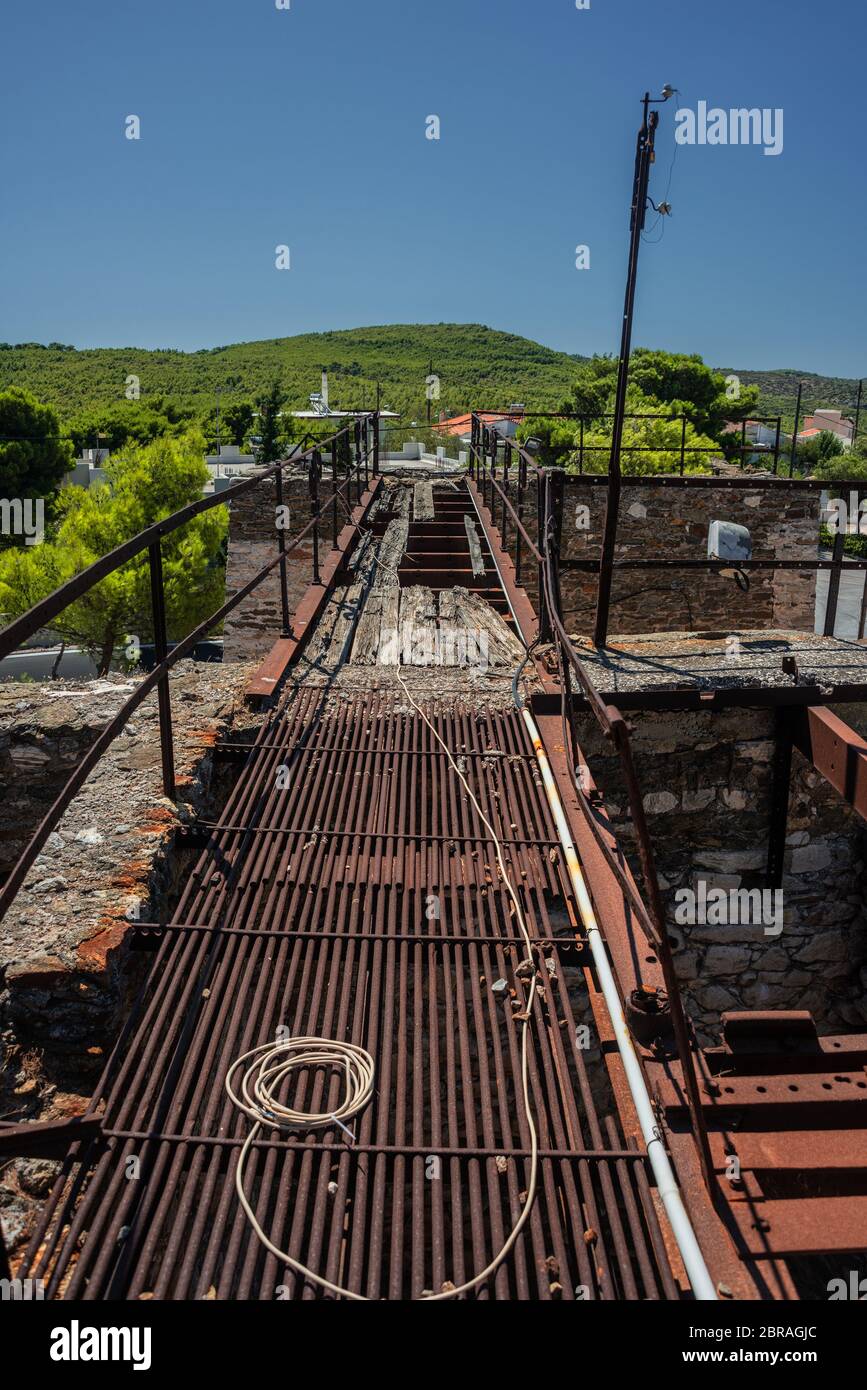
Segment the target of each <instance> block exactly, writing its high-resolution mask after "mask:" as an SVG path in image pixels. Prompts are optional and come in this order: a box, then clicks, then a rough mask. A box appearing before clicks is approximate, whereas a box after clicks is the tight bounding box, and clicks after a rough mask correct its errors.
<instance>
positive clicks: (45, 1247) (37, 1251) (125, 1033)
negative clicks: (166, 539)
mask: <svg viewBox="0 0 867 1390" xmlns="http://www.w3.org/2000/svg"><path fill="white" fill-rule="evenodd" d="M299 704H300V706H301V708H302V709H303V708H304V707H305V704H306V702H304V701H300V702H299ZM241 792H242V787H241V786H240V784H239V785H238V786H236V788H235V791H234V792H233V793H232V795H231V797H230V802H229V804H230V805H232V804H234V803H235V802H236V801H237V800H239V798H240V796H241ZM171 949H172V948H171V946H170V944H169V943H165V944H164V945H163V946H161V948H160V951H159V954H158V956H157V958H156V960H155V962H154V966H153V968H152V974H151V978H154V977H155V975H156V974H157V972H158V971H159V970H160V968H161V967H164V966H165V965H166V964H167V963H168V962H169V960H170V959H171ZM185 957H186V959H187V960H188V961H191V960H192V957H191V956H190V955H189V952H182V953H181V959H182V961H183V959H184V958H185ZM154 1007H155V1006H154V1004H153V1002H152V1003H151V1005H150V1007H149V1009H147V1010H146V1011H145V1012H144V1014H143V1013H142V1008H143V1005H142V1004H137V1005H136V1006H135V1007H134V1009H133V1011H132V1013H131V1014H130V1015H129V1016H128V1018H127V1021H126V1023H125V1025H124V1027H123V1029H122V1030H121V1033H120V1036H119V1037H118V1039H117V1042H116V1043H115V1046H114V1048H113V1050H112V1054H111V1056H110V1057H109V1059H108V1062H107V1064H106V1068H105V1071H104V1073H103V1080H102V1081H101V1082H100V1084H99V1086H98V1087H97V1090H96V1091H95V1093H94V1097H93V1099H92V1100H91V1103H90V1107H89V1108H90V1110H95V1109H96V1108H97V1107H98V1105H99V1103H100V1097H101V1095H102V1094H104V1091H105V1087H106V1084H107V1079H108V1078H110V1077H111V1075H112V1072H113V1070H116V1068H117V1063H118V1059H119V1058H120V1057H121V1055H122V1054H123V1052H124V1049H125V1048H126V1047H127V1044H128V1043H129V1042H130V1040H131V1039H132V1037H133V1034H134V1032H135V1029H136V1027H137V1026H138V1025H139V1024H140V1023H142V1024H143V1026H144V1027H145V1028H149V1030H150V1031H151V1032H152V1031H153V1025H154V1022H155V1020H154V1019H153V1018H152V1017H150V1015H153V1010H154ZM129 1067H130V1057H129V1053H128V1054H127V1061H126V1063H125V1064H123V1065H122V1066H121V1071H120V1075H121V1079H123V1077H124V1075H125V1074H126V1072H128V1071H129ZM77 1148H78V1146H77V1145H76V1146H73V1150H72V1151H71V1154H70V1157H69V1159H68V1160H67V1164H66V1165H65V1167H64V1171H63V1172H62V1173H61V1175H60V1177H59V1178H58V1181H57V1183H56V1184H55V1187H54V1189H53V1191H52V1194H51V1198H50V1200H49V1202H48V1203H47V1204H46V1206H45V1208H44V1211H43V1215H42V1218H41V1220H40V1222H39V1225H38V1226H37V1229H36V1230H35V1232H34V1235H33V1238H32V1240H31V1242H30V1245H29V1247H28V1250H27V1253H26V1256H25V1259H26V1260H27V1261H29V1262H33V1261H34V1260H35V1261H36V1263H35V1264H31V1267H33V1268H34V1269H35V1270H36V1271H37V1272H45V1273H48V1272H49V1271H50V1262H51V1261H52V1260H53V1259H54V1253H55V1251H56V1249H57V1246H58V1243H59V1241H60V1238H61V1235H62V1233H63V1230H64V1227H65V1225H66V1224H67V1223H71V1225H70V1239H71V1240H73V1241H74V1239H75V1237H76V1232H77V1231H80V1230H82V1229H84V1227H83V1224H82V1223H83V1222H84V1221H85V1220H87V1213H88V1208H89V1206H90V1205H91V1204H92V1203H91V1194H93V1200H94V1201H96V1202H98V1200H99V1196H100V1188H99V1169H97V1172H96V1173H95V1174H94V1176H93V1178H92V1179H91V1182H90V1184H89V1185H88V1190H87V1192H86V1193H85V1197H84V1201H83V1203H82V1204H78V1202H77V1197H78V1194H79V1192H80V1191H81V1189H82V1187H83V1186H84V1180H85V1176H86V1167H85V1166H84V1165H82V1166H81V1167H80V1168H79V1171H78V1175H77V1177H76V1179H75V1181H74V1182H73V1184H72V1187H71V1189H69V1191H68V1193H67V1189H68V1188H69V1177H70V1171H71V1167H72V1166H73V1165H74V1163H75V1161H76V1157H77V1155H76V1150H77ZM87 1157H88V1151H87V1150H85V1151H84V1154H83V1158H84V1160H85V1163H86V1160H87ZM108 1161H109V1160H108V1157H107V1156H105V1155H104V1156H103V1159H102V1161H101V1166H102V1168H103V1169H104V1167H105V1164H106V1163H107V1162H108ZM63 1202H65V1203H66V1205H65V1209H64V1210H65V1212H66V1213H67V1215H66V1216H64V1213H63V1212H61V1214H60V1215H59V1216H58V1217H57V1218H56V1221H55V1229H54V1233H53V1235H51V1236H50V1239H49V1240H48V1241H46V1239H45V1237H46V1232H48V1228H49V1225H50V1222H51V1219H52V1215H53V1214H54V1213H55V1212H56V1211H57V1210H58V1207H59V1205H60V1204H61V1203H63ZM101 1210H102V1211H103V1212H105V1213H107V1211H108V1208H107V1207H106V1206H105V1204H104V1203H103V1207H102V1209H101ZM73 1212H74V1215H73ZM69 1248H70V1246H69V1241H67V1242H66V1244H65V1246H64V1250H66V1251H68V1250H69ZM67 1258H68V1255H67ZM65 1267H66V1266H65V1261H64V1258H63V1251H61V1257H60V1261H59V1263H58V1264H57V1265H56V1267H55V1269H54V1271H53V1273H51V1283H50V1285H49V1294H51V1292H52V1290H53V1289H54V1288H56V1287H57V1285H58V1284H59V1281H60V1280H61V1279H62V1277H63V1273H64V1270H65Z"/></svg>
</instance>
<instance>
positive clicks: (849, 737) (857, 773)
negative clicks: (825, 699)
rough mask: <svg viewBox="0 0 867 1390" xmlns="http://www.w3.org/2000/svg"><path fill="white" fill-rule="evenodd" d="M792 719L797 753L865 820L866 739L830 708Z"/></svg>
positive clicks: (807, 711) (799, 713) (811, 710)
mask: <svg viewBox="0 0 867 1390" xmlns="http://www.w3.org/2000/svg"><path fill="white" fill-rule="evenodd" d="M791 720H792V738H793V740H794V745H795V747H796V748H797V750H798V752H799V753H802V754H803V756H804V757H805V758H806V759H807V761H808V762H810V763H811V764H812V765H813V767H814V768H815V769H816V771H817V772H820V773H821V774H822V776H823V777H824V778H825V780H826V782H828V783H830V785H831V786H832V787H833V788H834V790H835V791H837V792H839V793H840V795H841V796H842V797H843V799H844V800H845V801H847V802H848V803H849V805H850V806H852V807H853V808H854V810H856V811H857V812H858V814H859V816H861V817H862V818H863V819H865V820H867V740H865V739H863V738H862V737H861V735H860V734H858V733H856V732H855V730H854V729H853V728H851V727H850V726H849V725H848V724H846V723H845V722H844V721H843V720H842V719H840V718H839V716H838V715H836V714H833V713H832V712H831V710H829V709H824V708H815V707H813V706H810V707H808V708H807V709H804V710H799V711H797V713H795V714H793V715H792V716H791Z"/></svg>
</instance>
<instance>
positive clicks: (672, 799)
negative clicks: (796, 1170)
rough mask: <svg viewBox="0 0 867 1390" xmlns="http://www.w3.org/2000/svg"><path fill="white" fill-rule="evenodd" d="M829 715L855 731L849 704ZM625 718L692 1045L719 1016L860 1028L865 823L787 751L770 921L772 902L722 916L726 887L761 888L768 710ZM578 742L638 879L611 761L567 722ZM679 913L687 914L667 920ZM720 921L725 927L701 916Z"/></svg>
mask: <svg viewBox="0 0 867 1390" xmlns="http://www.w3.org/2000/svg"><path fill="white" fill-rule="evenodd" d="M837 713H839V714H840V717H841V718H843V719H845V720H846V722H847V723H850V724H852V725H853V726H854V727H856V728H858V729H859V731H860V732H862V733H864V732H865V730H867V712H865V710H864V708H863V707H862V706H858V707H848V706H841V707H840V708H839V709H838V710H837ZM630 721H631V723H632V724H633V725H634V729H635V732H634V735H633V748H634V756H635V763H636V769H637V772H638V777H639V781H640V784H641V787H642V791H643V793H644V805H645V810H646V812H647V816H648V824H649V828H650V833H651V836H652V840H653V845H654V850H655V854H656V861H657V868H658V871H659V873H660V876H661V886H662V887H663V890H664V896H665V898H666V901H667V906H668V923H669V929H670V931H671V933H672V936H673V939H674V940H675V942H676V945H677V950H676V962H677V970H678V975H679V977H680V980H681V982H682V984H683V988H684V997H685V1000H686V1003H687V1007H688V1008H689V1011H690V1013H691V1014H692V1016H693V1018H694V1019H695V1021H696V1024H697V1025H698V1027H699V1029H700V1033H701V1036H702V1040H703V1041H708V1040H710V1039H713V1040H716V1037H717V1032H718V1026H719V1016H720V1014H721V1013H722V1012H723V1011H724V1010H726V1009H809V1010H810V1011H811V1012H812V1014H813V1016H814V1018H815V1019H816V1022H817V1024H818V1025H819V1028H820V1030H821V1031H824V1032H851V1031H853V1030H857V1029H859V1028H863V1027H864V1026H865V1024H867V969H865V962H867V909H865V892H864V889H865V858H867V856H865V835H867V828H865V826H864V824H863V823H862V822H861V820H860V819H859V817H857V816H856V815H855V814H854V812H852V811H851V810H850V809H849V808H848V807H847V806H846V805H845V804H844V803H843V802H842V800H841V798H840V797H839V796H838V795H837V793H836V792H834V791H833V789H832V788H831V787H830V786H829V785H828V784H827V782H825V781H824V779H823V778H821V777H820V776H819V774H818V773H816V772H815V771H814V770H813V769H812V768H811V767H809V766H808V764H807V763H806V762H805V761H804V759H803V758H801V756H800V755H799V754H797V753H796V754H795V756H794V765H793V772H792V790H791V798H790V803H789V819H788V841H787V843H788V849H787V853H786V866H785V876H784V880H783V885H782V900H781V905H782V923H781V924H780V923H779V922H778V921H776V920H774V917H773V908H774V906H775V903H774V902H773V900H766V901H765V903H764V904H763V906H764V907H766V908H767V909H769V910H768V912H767V914H766V915H761V914H756V913H752V914H750V920H748V921H747V922H737V921H732V917H733V916H735V915H736V913H735V911H733V910H732V905H733V903H734V901H735V899H733V898H732V896H731V894H732V892H737V891H738V890H741V889H763V888H764V887H765V878H764V870H765V864H766V859H767V848H768V835H769V819H770V791H771V768H772V758H773V752H774V714H773V711H772V710H762V709H745V710H730V711H722V712H718V713H664V714H661V713H643V714H634V715H631V716H630ZM579 739H580V741H581V745H582V750H583V753H584V756H585V757H586V760H587V763H588V766H589V767H590V769H591V771H592V773H593V776H594V778H595V780H596V781H597V783H598V784H599V786H600V787H601V788H602V790H603V792H604V794H605V798H606V804H607V805H608V808H609V812H610V814H611V815H612V819H613V822H614V825H615V827H616V829H617V831H618V834H619V835H620V836H621V837H622V843H623V844H624V846H626V847H627V850H628V852H630V862H631V864H632V867H633V871H634V872H635V873H636V877H638V876H639V870H638V865H637V856H636V855H635V853H634V836H633V835H632V827H631V824H630V821H629V813H628V805H627V799H626V792H625V788H624V784H623V780H622V778H621V776H620V765H619V760H618V758H617V756H616V754H613V753H612V750H611V749H610V747H608V746H607V745H606V744H605V742H604V740H603V739H602V737H601V735H600V734H599V733H598V726H597V725H596V722H595V720H593V719H592V718H591V717H590V716H586V717H584V718H582V720H581V721H580V727H579ZM702 884H703V885H704V887H703V888H702ZM685 888H686V889H691V890H692V891H693V893H694V894H696V903H695V904H694V907H695V910H691V903H690V900H688V899H685V898H684V897H683V896H682V895H681V896H680V897H678V890H682V889H685ZM713 889H723V890H725V894H726V897H725V906H724V907H723V908H722V911H720V909H719V908H718V907H717V908H714V907H713V906H712V905H706V906H705V907H704V909H702V908H701V907H700V906H699V903H700V900H701V895H702V894H704V895H707V894H708V893H710V892H711V890H713ZM717 896H718V898H719V896H721V895H717ZM684 915H686V916H688V917H690V918H691V919H692V920H689V921H686V922H684V921H682V920H677V919H678V916H680V917H683V916H684ZM720 915H723V917H724V918H725V917H727V918H728V920H722V921H717V920H715V918H717V917H719V916H720ZM744 915H747V914H744ZM756 916H758V920H755V918H756ZM696 918H704V920H695V919H696ZM780 925H782V930H778V928H779V926H780Z"/></svg>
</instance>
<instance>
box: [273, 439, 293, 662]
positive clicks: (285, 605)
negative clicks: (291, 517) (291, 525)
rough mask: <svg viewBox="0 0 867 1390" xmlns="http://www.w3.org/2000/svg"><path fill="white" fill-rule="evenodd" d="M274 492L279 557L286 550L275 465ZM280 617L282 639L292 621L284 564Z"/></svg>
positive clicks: (280, 481)
mask: <svg viewBox="0 0 867 1390" xmlns="http://www.w3.org/2000/svg"><path fill="white" fill-rule="evenodd" d="M274 491H275V496H276V498H277V517H278V520H277V549H278V551H279V552H280V554H281V556H282V555H283V554H284V553H285V550H286V537H285V535H284V534H283V468H282V466H281V465H280V464H278V465H277V469H276V472H275V473H274ZM280 617H281V619H282V628H281V633H282V635H283V636H284V637H291V635H292V619H291V614H290V612H289V586H288V577H287V574H286V566H285V564H281V566H280Z"/></svg>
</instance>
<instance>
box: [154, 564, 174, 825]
mask: <svg viewBox="0 0 867 1390" xmlns="http://www.w3.org/2000/svg"><path fill="white" fill-rule="evenodd" d="M148 561H149V563H150V572H151V613H152V616H153V625H154V656H155V657H156V664H157V666H159V665H160V663H161V662H163V661H165V659H166V657H167V656H168V654H169V648H168V639H167V636H166V595H165V589H164V587H163V558H162V552H161V550H160V542H159V541H158V540H156V541H154V542H153V544H152V545H149V546H148ZM157 699H158V701H159V714H160V752H161V753H162V762H163V791H164V792H165V794H166V796H167V797H168V798H169V800H170V801H174V799H175V754H174V747H173V744H172V706H171V698H170V695H169V673H168V671H164V672H163V674H162V675H161V676H160V679H159V684H158V685H157Z"/></svg>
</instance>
